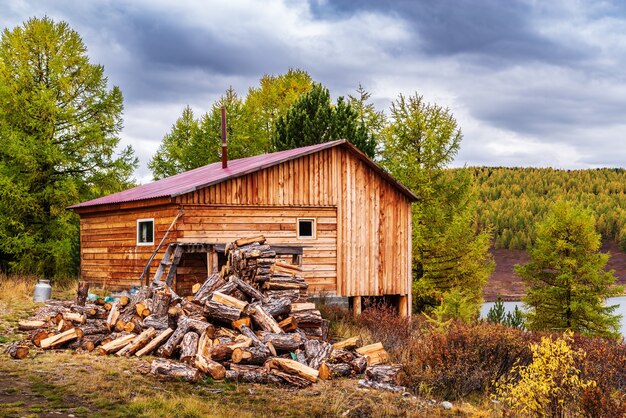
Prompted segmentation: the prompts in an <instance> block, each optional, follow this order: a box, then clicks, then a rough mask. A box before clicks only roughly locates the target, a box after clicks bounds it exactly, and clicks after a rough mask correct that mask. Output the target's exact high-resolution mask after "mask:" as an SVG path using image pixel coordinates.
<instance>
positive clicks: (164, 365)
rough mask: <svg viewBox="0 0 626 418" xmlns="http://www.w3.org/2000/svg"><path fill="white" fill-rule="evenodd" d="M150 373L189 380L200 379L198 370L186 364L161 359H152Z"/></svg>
mask: <svg viewBox="0 0 626 418" xmlns="http://www.w3.org/2000/svg"><path fill="white" fill-rule="evenodd" d="M150 373H152V374H154V375H156V376H159V377H166V378H174V379H183V380H187V381H190V382H195V381H197V380H198V379H200V372H199V371H198V370H197V369H194V368H193V367H191V366H189V365H188V364H185V363H178V362H174V361H170V360H162V359H157V360H153V361H152V364H151V366H150Z"/></svg>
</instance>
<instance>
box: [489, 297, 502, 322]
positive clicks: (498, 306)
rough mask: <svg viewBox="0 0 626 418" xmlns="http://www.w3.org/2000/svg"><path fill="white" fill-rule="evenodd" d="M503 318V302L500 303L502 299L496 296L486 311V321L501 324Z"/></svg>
mask: <svg viewBox="0 0 626 418" xmlns="http://www.w3.org/2000/svg"><path fill="white" fill-rule="evenodd" d="M505 318H506V314H505V311H504V303H502V299H500V298H498V300H496V302H495V303H494V305H493V306H492V307H491V308H490V309H489V312H487V321H488V322H493V323H496V324H502V323H503V322H504V320H505Z"/></svg>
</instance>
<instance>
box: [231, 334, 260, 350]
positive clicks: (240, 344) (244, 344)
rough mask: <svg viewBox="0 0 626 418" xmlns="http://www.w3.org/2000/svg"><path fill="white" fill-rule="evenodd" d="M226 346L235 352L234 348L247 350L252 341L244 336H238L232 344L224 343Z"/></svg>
mask: <svg viewBox="0 0 626 418" xmlns="http://www.w3.org/2000/svg"><path fill="white" fill-rule="evenodd" d="M226 345H227V346H229V347H230V348H232V349H233V350H235V349H236V348H248V347H250V346H251V345H252V339H251V338H248V337H246V336H245V335H238V336H237V337H236V338H235V339H234V340H233V341H232V342H230V343H226ZM262 348H265V347H262Z"/></svg>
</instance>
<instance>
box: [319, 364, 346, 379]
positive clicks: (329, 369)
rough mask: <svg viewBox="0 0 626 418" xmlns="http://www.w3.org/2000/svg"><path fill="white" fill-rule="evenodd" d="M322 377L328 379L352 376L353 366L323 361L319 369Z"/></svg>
mask: <svg viewBox="0 0 626 418" xmlns="http://www.w3.org/2000/svg"><path fill="white" fill-rule="evenodd" d="M318 371H319V373H320V379H324V380H328V379H331V378H337V377H350V376H352V375H353V374H354V370H353V369H352V366H350V365H349V364H346V363H337V364H332V363H322V365H321V366H320V368H319V369H318Z"/></svg>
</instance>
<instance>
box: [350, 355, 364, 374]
mask: <svg viewBox="0 0 626 418" xmlns="http://www.w3.org/2000/svg"><path fill="white" fill-rule="evenodd" d="M350 366H352V370H354V373H355V374H363V373H365V369H366V368H367V358H365V357H363V356H361V355H360V354H357V357H355V358H354V360H352V361H351V362H350Z"/></svg>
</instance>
